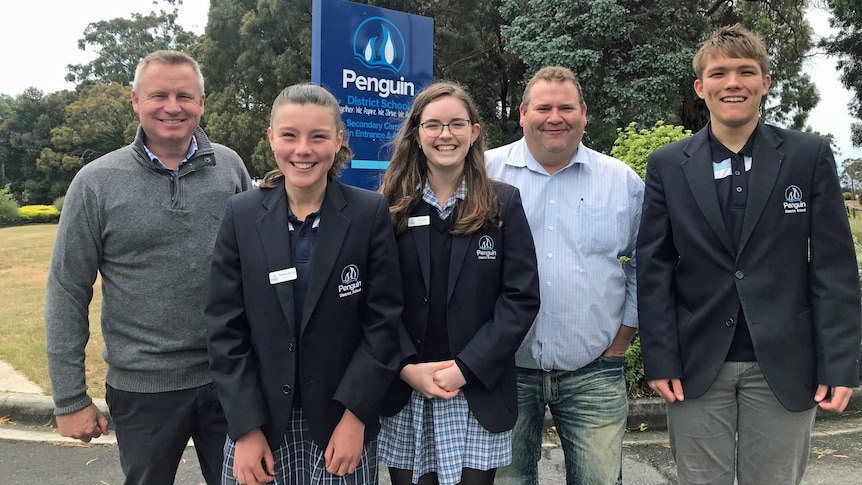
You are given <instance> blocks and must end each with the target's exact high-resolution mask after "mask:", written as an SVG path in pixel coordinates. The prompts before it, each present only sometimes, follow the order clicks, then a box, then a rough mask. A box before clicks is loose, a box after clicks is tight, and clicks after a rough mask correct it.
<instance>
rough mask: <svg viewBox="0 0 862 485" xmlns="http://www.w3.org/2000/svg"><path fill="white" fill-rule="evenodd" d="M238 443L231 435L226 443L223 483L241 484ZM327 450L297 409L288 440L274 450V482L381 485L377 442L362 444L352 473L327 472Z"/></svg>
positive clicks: (287, 435) (230, 484)
mask: <svg viewBox="0 0 862 485" xmlns="http://www.w3.org/2000/svg"><path fill="white" fill-rule="evenodd" d="M235 449H236V444H235V443H234V441H233V440H232V439H230V437H228V438H227V440H226V441H225V445H224V466H223V467H222V474H221V483H222V485H237V481H236V478H234V477H233V454H234V450H235ZM324 451H325V449H321V448H320V447H318V446H317V445H316V444H315V443H314V442H313V441H312V440H311V434H309V432H308V421H306V420H305V417H304V416H303V412H302V408H299V409H296V408H294V409H293V412H292V414H291V416H290V422H289V423H288V425H287V431H285V433H284V441H282V443H281V446H279V447H278V449H277V450H273V452H272V456H273V459H274V460H275V474H274V477H275V481H274V482H272V483H273V484H274V485H377V442H376V441H371V442H369V443H366V444H365V446H363V447H362V456H361V457H360V459H359V466H357V467H356V470H355V471H354V472H353V473H351V474H350V475H345V476H343V477H339V476H338V475H333V474H331V473H329V472H327V471H326V461H325V460H324V459H323V452H324Z"/></svg>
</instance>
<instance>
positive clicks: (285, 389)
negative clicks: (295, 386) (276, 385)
mask: <svg viewBox="0 0 862 485" xmlns="http://www.w3.org/2000/svg"><path fill="white" fill-rule="evenodd" d="M291 390H292V389H291V388H290V386H289V385H287V384H285V385H284V386H282V388H281V392H282V394H284V395H285V396H287V395H289V394H290V391H291Z"/></svg>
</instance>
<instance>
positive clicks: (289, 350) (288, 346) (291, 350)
mask: <svg viewBox="0 0 862 485" xmlns="http://www.w3.org/2000/svg"><path fill="white" fill-rule="evenodd" d="M287 351H288V352H293V342H291V343H289V344H287Z"/></svg>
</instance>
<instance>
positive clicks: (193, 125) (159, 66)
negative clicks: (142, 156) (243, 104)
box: [132, 62, 204, 155]
mask: <svg viewBox="0 0 862 485" xmlns="http://www.w3.org/2000/svg"><path fill="white" fill-rule="evenodd" d="M132 107H133V108H134V110H135V112H136V113H137V114H138V118H139V119H140V122H141V127H142V128H143V130H144V133H145V134H146V137H147V148H149V149H150V150H151V151H152V152H153V153H155V154H156V155H159V154H160V153H161V152H164V151H168V152H175V151H182V150H188V148H189V144H190V143H191V140H192V134H194V131H195V129H197V127H198V125H199V124H200V121H201V116H202V115H203V113H204V95H203V93H202V92H201V88H200V84H199V80H198V75H197V73H196V72H195V70H194V68H193V67H192V66H191V65H189V64H185V63H178V64H168V63H164V62H152V63H150V64H149V65H147V66H146V67H144V68H143V70H141V72H140V76H139V77H138V83H137V89H136V90H134V91H132Z"/></svg>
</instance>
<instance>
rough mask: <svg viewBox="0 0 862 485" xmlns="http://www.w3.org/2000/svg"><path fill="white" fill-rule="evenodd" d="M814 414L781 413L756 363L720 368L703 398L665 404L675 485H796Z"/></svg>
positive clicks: (811, 412) (799, 478) (807, 446)
mask: <svg viewBox="0 0 862 485" xmlns="http://www.w3.org/2000/svg"><path fill="white" fill-rule="evenodd" d="M683 392H685V389H683ZM811 398H812V403H813V400H814V396H813V395H812V396H811ZM815 412H816V407H813V408H812V409H810V410H808V411H802V412H797V413H794V412H790V411H788V410H786V409H785V408H784V407H783V406H782V405H781V403H779V402H778V399H776V397H775V395H774V394H773V393H772V391H771V390H770V389H769V386H768V385H767V383H766V379H765V378H764V377H763V373H762V372H761V371H760V366H759V365H757V363H756V362H725V364H724V365H723V366H722V368H721V371H720V372H719V374H718V377H717V378H716V380H715V382H714V383H713V384H712V387H710V389H709V391H707V392H706V394H704V395H703V396H701V397H699V398H697V399H686V400H684V401H677V402H675V403H671V404H668V407H667V421H668V433H669V436H670V446H671V451H672V452H673V457H674V460H675V461H676V465H677V474H678V476H679V484H680V485H695V484H697V485H701V484H704V485H705V484H709V485H732V484H733V483H734V477H736V479H737V483H738V484H739V485H762V484H781V485H789V484H798V483H799V482H800V481H801V480H802V475H803V474H804V473H805V467H806V466H807V465H808V455H809V446H810V443H811V427H812V425H813V424H814V416H815Z"/></svg>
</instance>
